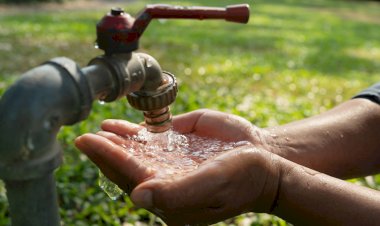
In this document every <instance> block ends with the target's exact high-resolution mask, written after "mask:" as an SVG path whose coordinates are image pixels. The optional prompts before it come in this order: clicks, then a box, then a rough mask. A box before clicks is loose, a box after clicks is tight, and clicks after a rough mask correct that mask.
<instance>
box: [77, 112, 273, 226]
mask: <svg viewBox="0 0 380 226" xmlns="http://www.w3.org/2000/svg"><path fill="white" fill-rule="evenodd" d="M173 127H174V130H176V131H178V132H180V133H193V134H195V135H198V136H204V137H209V138H215V139H219V140H223V141H234V142H238V141H244V140H248V141H251V142H252V143H254V142H256V143H258V141H259V140H260V139H257V134H259V133H258V129H257V128H255V127H253V126H252V125H251V124H250V123H249V122H248V121H246V120H245V119H243V118H240V117H237V116H234V115H229V114H225V113H221V112H216V111H210V110H198V111H195V112H191V113H187V114H184V115H180V116H176V117H174V119H173ZM142 128H143V127H142V126H139V125H135V124H131V123H128V122H126V121H121V120H106V121H105V122H104V123H103V124H102V129H103V130H104V131H102V132H99V133H98V134H97V135H93V134H88V135H84V136H82V137H80V138H78V139H77V141H76V144H77V146H78V147H79V148H80V149H81V150H82V151H83V152H84V153H85V154H87V155H88V156H89V157H90V159H92V161H94V162H95V163H96V164H97V165H98V166H99V168H100V169H101V170H102V171H103V173H104V174H105V175H106V176H107V177H109V178H110V179H111V180H112V181H114V182H115V183H116V184H118V185H119V186H120V187H121V188H122V189H124V190H125V191H127V192H128V193H130V192H131V191H132V189H133V188H135V187H136V186H137V187H136V188H135V189H134V190H133V192H132V194H131V198H132V200H133V201H134V202H135V203H136V204H137V205H139V206H141V207H144V208H147V209H149V210H151V211H152V212H154V213H156V214H157V215H159V216H161V218H163V219H164V220H165V221H166V222H167V223H169V225H183V224H188V223H192V224H193V223H197V224H199V223H211V222H216V221H219V220H222V219H226V218H228V217H231V216H235V215H237V214H240V213H243V212H247V211H252V210H256V211H268V210H269V208H270V205H271V203H272V200H273V198H274V195H275V190H276V189H277V187H276V186H277V181H278V175H279V173H278V168H276V167H277V166H276V164H274V163H273V161H274V159H276V158H274V157H273V156H272V155H271V154H270V153H268V152H266V151H261V150H260V149H258V148H257V146H256V147H253V146H245V147H240V148H238V149H234V150H230V151H228V152H226V153H224V154H222V155H220V156H218V157H216V158H215V159H213V160H209V161H206V162H205V163H203V164H202V165H200V167H199V168H198V169H197V170H195V171H193V172H192V173H190V174H188V175H185V176H181V177H179V178H173V177H171V178H162V177H157V174H156V172H155V171H152V170H151V169H150V168H149V166H145V165H143V164H142V162H141V161H140V160H139V159H137V158H135V157H133V156H131V155H129V154H128V153H125V152H124V151H123V147H122V146H126V145H133V142H134V141H131V140H128V139H125V138H124V137H125V135H129V136H132V135H135V134H136V133H137V132H138V131H139V130H140V129H142ZM149 197H150V198H151V199H150V200H149Z"/></svg>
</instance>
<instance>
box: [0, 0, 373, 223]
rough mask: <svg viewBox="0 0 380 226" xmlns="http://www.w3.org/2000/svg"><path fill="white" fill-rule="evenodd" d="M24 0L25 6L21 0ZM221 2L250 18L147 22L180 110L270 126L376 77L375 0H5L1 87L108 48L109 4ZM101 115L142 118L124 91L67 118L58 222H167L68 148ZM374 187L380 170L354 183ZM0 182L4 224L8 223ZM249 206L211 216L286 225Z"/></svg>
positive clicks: (148, 40)
mask: <svg viewBox="0 0 380 226" xmlns="http://www.w3.org/2000/svg"><path fill="white" fill-rule="evenodd" d="M25 2H26V3H25ZM150 3H165V4H176V5H184V6H191V5H200V6H225V5H230V4H238V3H248V4H250V7H251V19H250V22H249V23H248V24H247V25H241V24H232V23H227V22H225V21H197V20H158V21H152V23H151V24H150V25H149V27H148V29H147V30H146V31H145V33H144V35H143V37H142V38H141V39H140V50H139V51H140V52H147V53H149V54H150V55H152V56H153V57H155V58H156V59H157V60H158V61H159V62H160V64H161V66H162V68H163V69H164V70H166V71H170V72H172V73H173V74H175V75H176V77H177V80H178V83H179V93H178V98H177V100H176V101H175V103H174V104H172V106H171V109H172V111H173V113H174V114H180V113H183V112H188V111H191V110H195V109H199V108H210V109H215V110H220V111H224V112H229V113H233V114H238V115H240V116H242V117H245V118H247V119H248V120H250V121H251V122H252V123H254V124H255V125H257V126H259V127H270V126H276V125H280V124H284V123H287V122H291V121H294V120H298V119H302V118H305V117H309V116H312V115H316V114H319V113H321V112H324V111H326V110H328V109H331V108H332V107H334V106H336V105H338V104H339V103H341V102H343V101H345V100H348V99H349V98H351V97H352V96H353V95H355V94H356V93H357V92H359V91H361V90H362V89H364V88H366V87H367V86H369V85H371V84H373V83H375V82H377V81H380V32H379V31H380V2H379V1H360V0H359V1H344V0H315V1H306V0H256V1H251V0H241V1H237V0H230V1H228V0H218V1H216V0H203V1H200V0H193V1H185V0H184V1H168V0H165V1H145V0H140V1H132V0H129V1H128V0H124V1H115V0H112V1H101V0H99V1H97V0H92V1H91V0H87V1H85V0H78V1H75V0H67V1H65V0H58V1H48V0H46V1H42V3H41V2H39V1H37V0H17V1H15V0H0V95H2V94H3V93H4V92H5V90H6V89H7V87H9V86H10V85H11V84H12V83H13V82H14V81H15V80H17V79H18V78H19V76H20V75H21V74H22V73H24V72H26V71H27V70H29V69H31V68H33V67H35V66H38V65H39V64H41V63H43V62H44V61H46V60H48V59H51V58H53V57H57V56H66V57H68V58H71V59H73V60H75V61H76V62H77V63H78V64H79V65H80V66H85V65H86V64H87V63H88V61H89V60H90V59H92V58H93V57H95V56H97V55H101V54H103V53H102V51H100V50H97V49H95V48H94V44H95V39H96V33H95V26H96V23H97V22H98V21H99V20H100V19H101V18H102V17H103V15H104V14H105V13H107V12H108V11H109V9H110V8H111V7H113V6H119V7H123V8H125V10H126V11H127V12H128V13H130V14H131V15H136V14H137V13H138V11H139V10H141V9H142V8H143V7H144V6H145V5H146V4H150ZM106 118H121V119H125V120H129V121H132V122H140V121H142V120H143V117H142V113H141V112H138V111H137V110H135V109H132V108H131V107H130V106H129V105H128V103H127V101H126V99H121V100H118V101H116V102H114V103H107V104H101V103H97V102H95V103H94V104H93V110H92V113H91V115H90V116H89V118H88V119H87V120H85V121H83V122H81V123H79V124H77V125H74V126H71V127H64V128H62V129H61V131H60V133H59V140H60V143H61V144H62V147H63V150H64V164H63V165H62V166H61V167H60V168H59V169H58V170H57V171H56V179H57V189H58V196H59V204H60V214H61V218H62V225H75V226H81V225H83V226H88V225H123V226H126V225H163V223H162V222H161V220H160V219H158V218H156V217H154V216H153V215H152V214H150V213H148V212H147V211H144V210H141V209H136V208H135V207H133V205H132V204H131V202H130V200H129V198H128V197H126V196H123V197H121V198H120V199H118V200H116V201H113V200H111V199H109V198H108V197H107V196H106V195H105V194H104V193H103V192H102V191H101V189H100V188H99V186H98V182H97V180H98V170H97V168H96V167H95V165H93V164H92V163H91V162H90V161H89V160H88V159H87V158H86V157H85V156H84V155H82V154H81V153H80V152H79V151H78V150H77V149H76V148H75V147H74V145H73V140H74V139H75V138H76V137H77V136H78V135H80V134H83V133H86V132H96V131H97V130H99V125H100V123H101V121H102V120H103V119H106ZM350 182H352V183H358V184H361V185H364V186H368V187H372V188H375V189H379V188H380V175H377V176H376V175H374V176H369V177H366V178H357V179H353V180H350ZM5 192H6V191H5V189H4V186H3V184H2V182H0V225H10V219H9V211H8V204H7V200H6V196H5ZM287 224H288V223H287V222H286V221H284V220H282V219H279V218H277V217H274V216H271V215H267V214H254V213H249V214H245V215H241V216H239V217H236V218H233V219H229V220H227V221H225V222H221V223H218V224H216V225H221V226H222V225H287Z"/></svg>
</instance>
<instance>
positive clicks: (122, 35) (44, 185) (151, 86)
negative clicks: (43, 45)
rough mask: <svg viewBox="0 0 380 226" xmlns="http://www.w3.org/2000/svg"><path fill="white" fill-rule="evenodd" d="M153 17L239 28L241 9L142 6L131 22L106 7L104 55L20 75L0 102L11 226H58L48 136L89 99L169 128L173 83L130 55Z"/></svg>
mask: <svg viewBox="0 0 380 226" xmlns="http://www.w3.org/2000/svg"><path fill="white" fill-rule="evenodd" d="M155 18H168V19H170V18H188V19H225V20H227V21H232V22H239V23H246V22H247V21H248V19H249V6H248V5H235V6H228V7H227V8H216V7H179V6H169V5H148V6H147V7H146V8H145V9H144V10H143V11H142V12H141V13H140V14H139V15H138V16H137V17H136V18H133V17H131V16H130V15H129V14H127V13H125V12H124V11H123V10H122V9H120V8H114V9H112V10H111V12H110V13H109V14H107V15H106V16H104V17H103V18H102V20H101V21H100V22H99V23H98V24H97V27H96V28H97V29H96V30H97V46H98V48H100V49H102V50H104V52H105V54H104V55H102V56H98V57H96V58H94V59H92V60H91V61H90V62H89V64H88V66H86V67H84V68H80V67H79V66H78V65H77V64H76V63H75V62H74V61H72V60H70V59H68V58H65V57H59V58H54V59H52V60H49V61H47V62H45V63H44V64H42V65H40V66H38V67H36V68H33V69H31V70H30V71H28V72H26V73H25V74H24V75H22V76H21V78H20V79H19V80H18V81H17V82H16V83H15V84H13V85H12V86H11V87H10V88H9V89H8V90H7V91H6V92H5V93H4V94H3V96H2V97H1V99H0V178H1V179H2V180H4V182H5V185H6V189H7V197H8V201H9V205H10V214H11V218H12V224H13V225H15V226H18V225H22V226H24V225H28V226H44V225H47V226H57V225H60V217H59V214H58V203H57V194H56V189H55V180H54V176H53V171H54V170H55V169H56V168H58V167H59V165H60V164H61V161H62V152H61V149H60V146H59V144H58V142H57V139H56V135H57V133H58V131H59V129H60V127H61V126H63V125H72V124H75V123H77V122H79V121H82V120H84V119H86V118H87V116H88V115H89V113H90V111H91V106H92V102H93V101H95V100H101V101H105V102H111V101H115V100H117V99H119V98H121V97H124V96H127V98H128V101H129V103H130V104H131V106H133V107H134V108H136V109H138V110H141V111H143V112H144V117H145V121H146V124H147V128H148V130H149V131H151V132H163V131H166V130H168V129H169V127H170V123H169V122H170V121H171V114H170V111H169V105H170V104H171V103H173V102H174V101H175V98H176V95H177V83H176V79H175V77H174V75H172V74H171V73H169V72H165V71H162V69H161V67H160V65H159V63H158V62H157V61H156V60H155V59H154V58H153V57H151V56H149V55H147V54H144V53H135V52H134V51H135V50H137V49H138V41H139V38H140V37H141V35H142V34H143V32H144V30H145V29H146V27H147V26H148V24H149V22H150V21H151V20H152V19H155Z"/></svg>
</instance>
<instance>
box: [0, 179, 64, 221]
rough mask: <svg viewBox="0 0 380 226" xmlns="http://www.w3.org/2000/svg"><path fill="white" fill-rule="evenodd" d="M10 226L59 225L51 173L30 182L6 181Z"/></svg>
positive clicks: (53, 181)
mask: <svg viewBox="0 0 380 226" xmlns="http://www.w3.org/2000/svg"><path fill="white" fill-rule="evenodd" d="M5 184H6V189H7V196H8V199H9V200H10V201H11V203H10V213H11V217H12V225H32V226H34V225H36V226H37V225H39V226H44V225H46V226H50V225H52V226H54V225H60V219H59V214H58V202H57V194H56V191H55V180H54V176H53V173H49V174H47V175H45V176H43V177H39V178H34V179H32V180H24V181H12V180H6V181H5Z"/></svg>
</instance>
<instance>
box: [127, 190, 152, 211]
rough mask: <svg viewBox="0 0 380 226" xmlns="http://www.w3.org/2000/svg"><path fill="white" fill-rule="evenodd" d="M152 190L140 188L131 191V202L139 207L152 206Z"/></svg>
mask: <svg viewBox="0 0 380 226" xmlns="http://www.w3.org/2000/svg"><path fill="white" fill-rule="evenodd" d="M152 196H153V194H152V191H151V190H148V189H142V190H140V191H135V192H133V193H132V197H131V198H132V200H133V202H134V203H135V204H136V205H137V206H139V207H145V208H148V207H151V206H153V200H152Z"/></svg>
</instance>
